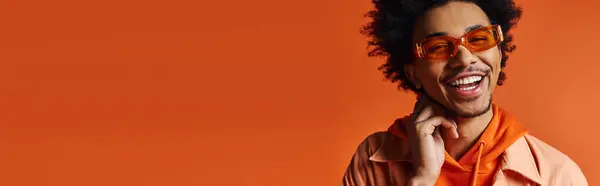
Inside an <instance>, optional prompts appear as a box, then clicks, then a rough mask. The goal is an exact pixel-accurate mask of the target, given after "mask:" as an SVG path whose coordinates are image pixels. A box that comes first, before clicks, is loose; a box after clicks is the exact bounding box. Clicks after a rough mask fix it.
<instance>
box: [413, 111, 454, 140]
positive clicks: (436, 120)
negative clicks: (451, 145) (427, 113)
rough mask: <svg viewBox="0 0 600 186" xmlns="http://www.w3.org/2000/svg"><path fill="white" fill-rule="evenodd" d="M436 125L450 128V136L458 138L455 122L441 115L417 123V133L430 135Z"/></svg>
mask: <svg viewBox="0 0 600 186" xmlns="http://www.w3.org/2000/svg"><path fill="white" fill-rule="evenodd" d="M436 127H443V128H446V129H449V130H450V133H451V137H453V138H458V130H457V126H456V123H454V122H453V121H451V120H448V119H446V118H444V117H442V116H435V117H432V118H429V119H426V120H424V121H421V122H418V123H417V126H416V128H417V133H418V134H420V135H432V134H433V132H434V131H435V129H436Z"/></svg>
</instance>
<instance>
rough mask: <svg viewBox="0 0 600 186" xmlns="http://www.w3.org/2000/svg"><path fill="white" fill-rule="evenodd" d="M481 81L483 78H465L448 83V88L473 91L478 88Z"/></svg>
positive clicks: (475, 76) (474, 76)
mask: <svg viewBox="0 0 600 186" xmlns="http://www.w3.org/2000/svg"><path fill="white" fill-rule="evenodd" d="M482 80H483V76H479V75H473V76H467V77H463V78H460V79H457V80H455V81H452V82H450V86H452V87H454V88H456V89H459V90H473V89H475V88H477V86H479V84H480V83H481V81H482Z"/></svg>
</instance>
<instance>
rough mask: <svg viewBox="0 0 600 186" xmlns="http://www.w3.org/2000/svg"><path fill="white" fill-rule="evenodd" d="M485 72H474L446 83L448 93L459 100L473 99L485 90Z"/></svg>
mask: <svg viewBox="0 0 600 186" xmlns="http://www.w3.org/2000/svg"><path fill="white" fill-rule="evenodd" d="M485 77H486V76H485V74H472V75H468V76H464V77H460V78H458V79H456V80H452V81H450V82H447V83H445V84H446V87H447V90H448V93H450V94H451V95H452V97H454V98H455V99H458V100H471V99H475V98H477V97H479V96H480V95H481V94H482V92H483V87H484V86H482V84H483V81H484V80H485Z"/></svg>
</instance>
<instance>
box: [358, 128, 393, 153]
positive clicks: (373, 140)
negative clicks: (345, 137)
mask: <svg viewBox="0 0 600 186" xmlns="http://www.w3.org/2000/svg"><path fill="white" fill-rule="evenodd" d="M390 135H391V134H390V133H389V132H387V131H378V132H375V133H372V134H370V135H368V136H367V137H366V138H365V139H364V140H363V141H362V142H361V143H360V144H359V145H358V149H357V152H358V153H360V154H361V155H363V156H366V157H369V156H371V155H373V154H374V153H375V152H376V151H377V149H379V147H381V145H383V142H385V140H386V139H389V137H390Z"/></svg>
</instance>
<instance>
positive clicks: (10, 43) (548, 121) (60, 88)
mask: <svg viewBox="0 0 600 186" xmlns="http://www.w3.org/2000/svg"><path fill="white" fill-rule="evenodd" d="M518 2H519V3H520V4H521V5H522V6H523V8H524V10H525V12H524V13H525V14H524V17H523V19H522V21H521V23H520V24H519V26H518V29H517V30H515V34H516V44H517V45H518V49H517V51H516V53H515V54H514V55H513V56H512V57H511V59H510V60H509V63H508V68H507V69H506V70H507V72H508V78H509V79H508V81H507V83H506V85H505V86H503V87H501V88H499V89H498V91H497V95H496V97H495V98H496V101H497V102H498V103H499V104H500V105H501V106H502V107H504V108H506V109H507V110H509V111H510V112H512V113H514V114H515V115H516V116H517V117H518V118H520V119H521V120H522V121H523V122H524V123H525V124H526V125H527V127H528V128H529V129H530V131H531V133H532V134H533V135H535V136H537V137H539V138H541V139H542V140H544V141H546V142H547V143H549V144H551V145H553V146H555V147H556V148H558V149H559V150H561V151H562V152H564V153H566V154H567V155H569V156H570V157H572V158H573V159H574V160H575V161H576V162H577V163H578V164H579V165H580V167H581V168H582V169H583V171H584V173H585V174H586V176H587V178H588V180H589V182H590V184H591V185H597V184H600V177H599V174H600V168H598V167H600V161H598V160H597V159H595V158H596V157H598V153H599V148H598V144H597V143H598V141H599V140H600V135H599V134H598V129H600V128H599V127H598V118H597V116H598V113H596V112H597V109H598V107H597V105H600V98H599V97H598V95H600V88H598V87H596V86H598V83H597V82H599V81H600V76H598V70H597V69H598V67H600V65H599V64H600V63H598V61H599V60H600V57H599V56H598V55H596V54H597V53H598V52H597V49H598V45H597V43H598V42H599V41H600V35H598V34H597V33H600V24H598V20H597V19H598V17H600V13H599V11H597V9H596V8H597V7H598V6H600V3H599V2H598V1H591V0H588V1H583V0H581V1H568V3H567V2H565V1H558V0H554V1H542V0H537V1H534V0H520V1H518ZM370 7H371V4H370V2H369V1H367V0H362V1H357V0H354V1H348V0H329V1H318V0H304V1H275V0H255V1H241V0H238V1H201V2H198V1H178V0H174V1H131V0H129V1H116V0H111V1H75V0H56V1H35V2H34V1H16V0H4V1H0V17H1V18H0V23H1V28H2V29H1V30H0V185H7V186H20V185H56V186H79V185H86V186H96V185H97V186H105V185H123V186H125V185H148V186H151V185H244V186H281V185H286V186H300V185H302V186H304V185H323V186H325V185H339V183H340V179H341V176H342V174H343V171H344V169H345V167H346V165H347V163H348V162H349V160H350V156H351V155H352V153H353V152H354V150H355V149H356V147H357V145H358V143H359V142H360V141H361V140H362V139H364V137H366V136H367V135H368V134H370V133H372V132H375V131H377V130H384V129H385V128H386V127H387V126H388V125H389V124H390V122H391V121H393V119H395V118H396V117H398V116H402V115H404V114H406V113H407V112H409V111H410V110H411V106H412V105H413V101H414V98H413V95H411V94H408V93H403V92H401V91H398V90H396V88H395V85H393V84H390V83H388V82H386V81H383V79H382V75H381V73H380V72H379V71H377V70H376V67H377V66H378V65H379V64H380V63H381V62H382V61H381V60H380V59H372V58H368V57H367V56H366V49H365V47H366V45H365V41H366V39H365V38H364V37H363V36H362V35H360V34H359V32H358V30H359V28H360V26H361V25H362V24H364V23H365V21H366V20H365V19H364V18H363V14H364V13H366V11H367V10H369V9H370Z"/></svg>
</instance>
